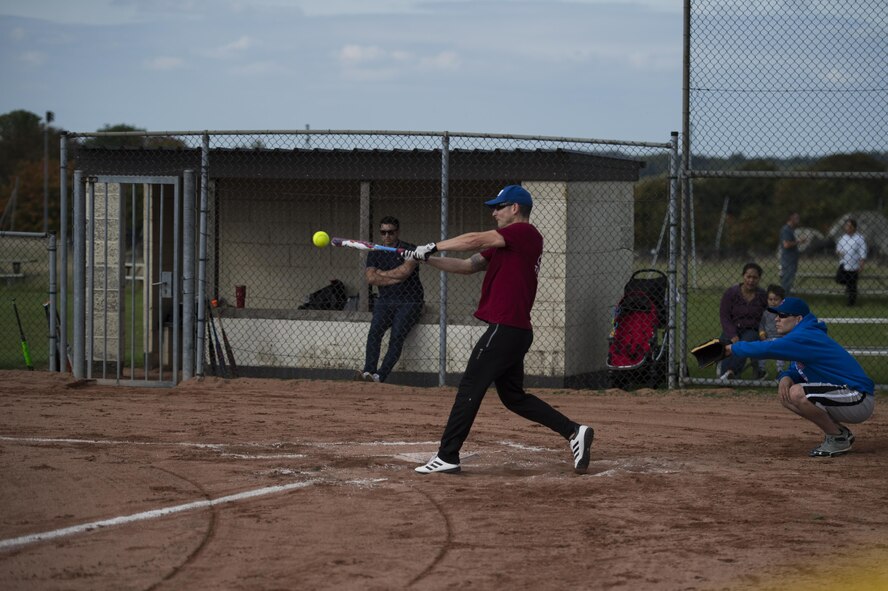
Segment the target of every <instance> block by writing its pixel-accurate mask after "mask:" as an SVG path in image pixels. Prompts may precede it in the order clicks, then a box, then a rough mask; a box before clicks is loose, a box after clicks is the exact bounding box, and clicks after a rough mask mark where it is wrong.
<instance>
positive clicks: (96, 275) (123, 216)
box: [72, 171, 194, 386]
mask: <svg viewBox="0 0 888 591" xmlns="http://www.w3.org/2000/svg"><path fill="white" fill-rule="evenodd" d="M193 205H194V178H193V173H192V172H191V171H185V174H184V176H183V177H177V176H85V175H83V173H82V171H75V173H74V204H73V233H74V238H73V247H74V252H73V259H74V261H73V278H74V286H73V287H74V290H73V293H74V296H73V300H74V301H73V343H72V349H73V351H72V357H73V360H74V361H73V363H72V371H73V373H74V376H75V377H78V378H88V379H95V380H97V381H99V382H100V383H101V382H107V383H118V382H121V381H124V380H127V381H128V382H140V383H141V384H142V385H157V386H170V385H174V384H176V383H178V381H179V380H180V379H182V378H183V377H184V378H186V379H187V378H188V377H191V375H192V371H193V364H194V355H193V350H194V339H193V326H194V325H193V321H194V310H193V309H192V308H193V306H189V307H187V308H186V309H185V311H184V312H185V313H183V306H182V302H183V301H193V297H192V296H189V297H187V298H186V297H185V295H184V294H192V293H193V290H192V285H193V272H192V270H193V268H194V265H193V255H194V249H193V244H194V240H193V232H192V231H187V230H186V234H187V236H188V240H187V241H183V221H182V218H183V213H185V212H189V213H190V214H191V216H189V219H193ZM192 227H193V224H192ZM183 242H184V243H186V244H190V245H192V246H191V247H190V248H186V250H187V252H183ZM183 273H184V275H185V277H184V280H183Z"/></svg>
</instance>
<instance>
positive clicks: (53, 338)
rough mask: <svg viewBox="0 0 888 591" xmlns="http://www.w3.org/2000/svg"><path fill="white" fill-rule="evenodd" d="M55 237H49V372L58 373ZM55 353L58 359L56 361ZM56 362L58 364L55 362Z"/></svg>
mask: <svg viewBox="0 0 888 591" xmlns="http://www.w3.org/2000/svg"><path fill="white" fill-rule="evenodd" d="M56 289H57V287H56V237H55V234H50V235H49V318H48V319H47V320H48V321H49V326H48V328H49V371H58V369H59V368H58V366H59V365H63V363H62V358H63V356H64V353H63V351H64V349H57V348H56V347H58V340H57V335H56V328H55V317H56ZM56 351H58V352H59V357H58V359H56ZM57 361H58V362H57Z"/></svg>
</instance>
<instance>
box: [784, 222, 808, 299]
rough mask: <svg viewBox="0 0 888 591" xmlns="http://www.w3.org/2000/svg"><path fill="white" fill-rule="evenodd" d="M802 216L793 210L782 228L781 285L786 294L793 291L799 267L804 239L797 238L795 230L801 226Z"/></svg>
mask: <svg viewBox="0 0 888 591" xmlns="http://www.w3.org/2000/svg"><path fill="white" fill-rule="evenodd" d="M800 221H801V217H800V216H799V214H798V213H797V212H792V213H791V214H789V217H788V218H787V220H786V223H785V224H784V225H783V227H782V228H780V286H781V287H782V288H783V291H785V292H786V295H789V294H790V292H792V284H793V283H795V276H796V271H798V268H799V244H801V243H803V242H804V240H802V239H799V238H796V233H795V230H796V228H798V227H799V222H800Z"/></svg>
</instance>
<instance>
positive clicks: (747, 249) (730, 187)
mask: <svg viewBox="0 0 888 591" xmlns="http://www.w3.org/2000/svg"><path fill="white" fill-rule="evenodd" d="M731 160H732V161H731V162H727V161H725V160H722V161H717V162H709V163H707V164H705V165H703V164H702V163H700V162H699V160H696V159H695V162H696V163H698V164H697V168H700V169H715V170H757V171H776V170H794V169H795V170H806V171H832V172H884V171H886V170H888V166H886V154H866V153H851V154H832V155H828V156H824V157H822V158H819V159H813V160H808V161H804V160H801V159H796V160H795V161H794V162H793V163H792V164H791V165H789V166H788V165H787V161H775V160H760V159H749V160H746V159H743V158H742V157H738V156H734V157H732V159H731ZM646 168H651V167H646ZM653 168H654V169H655V170H656V168H657V167H656V166H655V167H653ZM665 171H666V169H665V168H661V169H660V170H656V174H654V175H648V176H645V177H643V178H642V180H641V181H640V182H639V183H638V185H637V186H636V189H635V242H636V244H644V245H654V244H656V243H657V238H658V235H659V233H660V231H661V228H662V224H663V219H664V216H665V214H666V206H667V203H666V199H665V196H666V195H668V176H667V174H666V172H665ZM692 192H693V215H694V221H695V225H694V228H695V232H696V244H697V252H698V254H700V255H702V256H719V255H720V256H761V255H767V254H772V253H773V252H774V251H775V250H776V248H777V234H778V232H779V230H780V227H781V226H782V225H783V224H784V223H785V222H786V219H787V217H788V216H789V214H790V213H792V212H793V211H797V212H799V214H800V215H801V216H802V225H803V226H805V227H809V228H813V229H815V230H818V231H819V232H822V233H823V234H826V233H827V232H828V230H829V229H830V227H831V226H832V225H833V223H834V222H835V221H836V220H837V219H838V218H840V217H841V216H843V215H846V214H848V213H849V212H859V211H879V212H881V213H882V214H883V215H888V208H886V204H888V182H886V181H885V180H878V179H877V180H847V179H805V178H792V179H767V178H702V179H694V181H693V190H692ZM725 208H726V209H725ZM719 227H721V228H722V234H721V240H720V241H719V243H718V247H717V246H716V235H717V233H718V232H719Z"/></svg>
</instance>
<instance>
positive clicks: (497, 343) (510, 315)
mask: <svg viewBox="0 0 888 591" xmlns="http://www.w3.org/2000/svg"><path fill="white" fill-rule="evenodd" d="M485 205H487V206H488V207H490V208H491V211H492V215H493V218H494V220H496V225H497V228H496V229H495V230H490V231H487V232H470V233H468V234H462V235H461V236H457V237H455V238H448V239H447V240H443V241H441V242H439V243H437V244H436V243H434V242H431V243H429V244H426V245H423V246H419V247H417V249H416V250H415V251H408V252H406V253H404V257H405V258H413V259H416V260H420V261H427V262H428V263H429V264H430V265H431V266H433V267H436V268H437V269H440V270H442V271H447V272H449V273H460V274H463V275H469V274H472V273H477V272H479V271H485V272H486V274H485V276H484V284H483V285H482V287H481V299H480V301H479V302H478V309H477V310H476V311H475V317H477V318H479V319H480V320H483V321H484V322H487V323H488V327H487V330H486V331H485V332H484V334H483V335H482V336H481V338H480V339H479V341H478V342H477V343H476V344H475V348H474V349H473V350H472V356H471V357H470V358H469V363H468V365H467V366H466V371H465V373H464V374H463V377H462V380H460V383H459V388H458V389H457V392H456V399H455V400H454V402H453V407H452V408H451V410H450V417H449V418H448V420H447V426H446V427H445V428H444V435H443V436H442V437H441V445H440V447H439V448H438V453H437V454H435V456H433V457H432V459H431V460H429V461H428V463H426V464H424V465H422V466H419V467H418V468H416V471H417V472H419V473H420V474H431V473H433V472H444V473H455V472H459V471H460V465H459V452H460V449H461V448H462V445H463V443H464V442H465V440H466V438H467V437H468V436H469V431H470V430H471V428H472V423H474V422H475V416H476V415H477V414H478V409H479V408H480V407H481V401H482V400H483V399H484V394H485V393H486V392H487V388H489V387H490V385H491V384H495V385H496V391H497V394H499V397H500V400H501V401H502V403H503V404H504V405H505V406H506V408H508V409H509V410H511V411H512V412H514V413H516V414H518V415H520V416H522V417H524V418H526V419H529V420H531V421H534V422H536V423H539V424H541V425H544V426H546V427H548V428H549V429H551V430H552V431H555V432H556V433H558V434H560V435H561V436H562V437H564V438H565V439H567V440H568V444H569V446H570V449H571V452H572V454H573V460H574V470H575V471H576V472H578V473H583V472H586V470H587V468H588V466H589V450H590V448H591V446H592V438H593V436H594V433H593V430H592V427H588V426H586V425H580V424H578V423H575V422H573V421H571V420H570V419H569V418H567V417H566V416H564V415H563V414H561V413H560V412H558V411H557V410H555V409H554V408H552V407H551V406H549V405H548V404H547V403H545V402H543V401H542V400H541V399H539V398H537V397H536V396H534V395H533V394H528V393H527V392H525V391H524V356H525V355H526V354H527V351H528V350H529V349H530V345H531V343H533V329H532V328H531V324H530V310H531V308H533V302H534V299H535V298H536V291H537V275H538V274H539V271H540V264H541V261H542V254H543V236H542V234H540V233H539V231H538V230H537V229H536V227H534V226H533V225H531V224H530V211H531V209H532V208H533V200H532V198H531V196H530V193H528V192H527V190H525V189H524V188H523V187H521V186H519V185H509V186H508V187H506V188H504V189H503V190H502V191H500V192H499V195H497V196H496V197H495V198H493V199H491V200H489V201H486V202H485ZM439 250H442V251H444V250H446V251H456V252H466V251H480V252H476V254H474V255H472V256H471V257H469V258H467V259H458V258H451V257H432V256H431V255H432V254H434V253H435V252H437V251H439Z"/></svg>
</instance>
